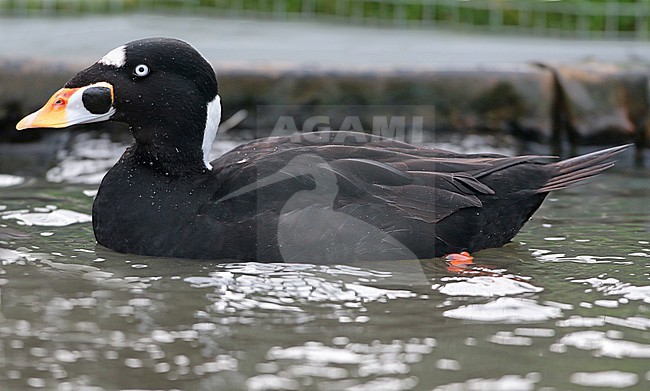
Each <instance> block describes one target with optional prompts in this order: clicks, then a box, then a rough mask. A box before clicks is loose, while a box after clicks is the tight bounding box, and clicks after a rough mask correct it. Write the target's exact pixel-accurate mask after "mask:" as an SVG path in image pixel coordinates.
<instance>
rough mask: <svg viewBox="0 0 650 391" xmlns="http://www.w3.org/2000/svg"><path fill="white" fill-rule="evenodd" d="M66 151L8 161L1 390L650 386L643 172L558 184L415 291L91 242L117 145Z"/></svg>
mask: <svg viewBox="0 0 650 391" xmlns="http://www.w3.org/2000/svg"><path fill="white" fill-rule="evenodd" d="M67 145H69V146H68V147H66V148H64V149H63V151H62V152H60V153H59V154H58V155H57V156H56V157H54V158H52V159H51V164H49V165H48V164H47V163H44V164H43V166H39V167H38V169H36V170H32V172H33V173H32V174H30V175H17V174H16V173H22V172H24V171H25V170H26V169H25V167H24V165H22V164H18V163H16V159H17V158H16V155H20V154H14V155H13V156H6V155H4V156H3V157H2V158H0V163H2V167H11V169H10V171H7V172H3V173H2V174H3V175H0V186H2V188H0V385H1V387H0V388H1V389H2V390H26V389H45V390H93V391H94V390H135V389H137V390H170V389H179V390H245V389H248V390H302V389H306V390H343V389H347V390H373V391H374V390H411V389H416V390H433V389H436V390H499V391H503V390H545V391H550V390H565V389H571V390H588V389H618V388H621V389H627V390H645V389H648V388H650V364H649V363H650V281H649V276H650V208H649V207H648V201H649V200H650V175H649V174H648V173H647V172H643V171H633V170H628V169H620V168H619V169H617V170H615V171H612V172H609V173H607V174H605V175H603V176H601V177H600V179H599V180H597V181H593V182H592V183H590V184H589V185H587V186H584V187H580V188H576V189H571V190H566V191H562V192H556V193H554V194H552V195H551V196H550V198H549V199H547V201H546V202H545V204H544V205H543V206H542V208H541V209H540V210H539V211H538V212H537V213H536V214H535V216H534V218H533V219H532V220H531V221H530V222H529V223H528V224H527V225H526V227H525V228H524V230H523V231H522V232H521V233H520V234H519V235H518V236H517V237H516V238H515V242H514V243H512V244H510V245H508V246H506V247H504V248H500V249H492V250H487V251H482V252H480V253H477V254H474V255H475V256H476V260H475V262H476V265H475V266H471V267H468V268H465V269H463V268H462V267H457V268H454V267H451V266H449V265H447V264H446V263H445V261H444V260H441V259H433V260H421V261H419V265H420V266H421V267H422V269H423V270H424V272H425V274H426V281H425V283H420V284H415V285H411V284H405V283H404V282H403V281H402V280H400V279H399V278H398V276H396V275H395V273H392V272H387V271H384V270H380V269H381V268H372V267H352V266H342V265H331V266H316V265H308V264H270V265H269V264H257V263H237V264H220V263H218V262H201V261H193V260H182V259H159V258H152V257H143V256H135V255H124V254H116V253H113V252H111V251H109V250H106V249H103V248H100V247H96V245H95V243H94V240H93V234H92V227H91V224H90V223H89V222H88V221H89V220H88V218H89V216H88V214H89V213H90V207H91V204H92V197H93V195H94V191H95V190H96V188H97V185H96V182H97V180H98V178H100V177H101V173H102V172H103V170H105V169H106V168H107V167H109V166H110V165H111V164H112V161H113V159H115V157H116V156H118V155H119V154H120V152H121V150H122V149H123V147H124V144H123V143H122V142H115V141H111V140H109V139H107V138H105V137H103V136H97V135H93V134H91V135H88V134H84V135H77V136H75V138H74V139H73V140H72V142H71V143H69V144H67ZM222 145H223V148H224V149H229V148H231V147H232V145H233V143H223V142H222ZM217 153H219V152H217ZM23 158H24V159H27V160H29V156H26V157H25V156H23ZM32 158H33V157H32ZM45 160H47V159H45ZM50 166H53V167H50ZM39 170H40V173H34V172H38V171H39Z"/></svg>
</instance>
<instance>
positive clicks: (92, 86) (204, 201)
mask: <svg viewBox="0 0 650 391" xmlns="http://www.w3.org/2000/svg"><path fill="white" fill-rule="evenodd" d="M220 115H221V105H220V98H219V95H218V87H217V80H216V76H215V73H214V70H213V69H212V67H211V66H210V64H209V63H208V62H207V61H206V60H205V59H204V58H203V57H202V56H201V55H200V54H199V53H198V52H197V51H196V50H195V49H194V48H192V47H191V46H190V45H189V44H187V43H185V42H183V41H179V40H176V39H169V38H150V39H143V40H138V41H134V42H130V43H128V44H126V45H124V46H120V47H118V48H116V49H114V50H112V51H111V52H109V53H108V54H107V55H106V56H104V57H103V58H102V59H100V60H99V61H98V62H97V63H95V64H93V65H91V66H90V67H89V68H87V69H85V70H83V71H81V72H80V73H79V74H77V75H76V76H74V77H73V78H72V80H70V81H69V82H68V83H67V84H66V85H65V87H64V88H62V89H61V90H59V91H58V92H56V93H55V94H54V96H52V98H50V100H49V101H48V102H47V104H46V105H45V106H44V107H43V108H42V109H40V110H39V111H37V112H35V113H33V114H31V115H29V116H27V117H26V118H24V119H23V120H22V121H20V123H19V124H18V125H17V129H19V130H20V129H26V128H38V127H50V128H61V127H67V126H70V125H73V124H82V123H90V122H97V121H106V120H112V121H121V122H125V123H127V124H128V125H129V127H130V130H131V132H132V134H133V137H134V138H135V143H133V144H132V145H131V146H130V147H128V148H127V150H126V152H124V155H122V157H121V158H120V160H119V161H118V162H117V163H116V164H115V166H114V167H113V168H112V169H111V170H110V171H109V172H108V173H107V174H106V176H105V177H104V179H103V181H102V183H101V185H100V187H99V191H98V193H97V196H96V198H95V201H94V204H93V212H92V215H93V228H94V231H95V237H96V239H97V242H98V243H99V244H101V245H103V246H105V247H108V248H109V249H112V250H114V251H118V252H125V253H136V254H146V255H154V256H167V257H184V258H198V259H236V260H257V261H286V262H298V261H305V262H334V261H346V260H387V259H414V258H431V257H437V256H441V255H445V254H449V253H455V252H460V251H463V250H468V251H477V250H481V249H485V248H490V247H498V246H502V245H504V244H506V243H507V242H509V241H510V240H511V239H512V238H513V237H514V236H515V234H516V233H517V232H518V231H519V230H520V229H521V227H522V226H523V225H524V223H525V222H526V221H527V220H528V219H529V218H530V217H531V215H532V214H533V212H534V211H535V210H536V209H537V208H538V207H539V206H540V204H541V203H542V201H543V200H544V197H546V195H547V194H548V193H549V192H550V191H552V190H559V189H564V188H566V187H569V186H572V185H574V184H576V183H577V182H580V181H582V180H584V179H587V178H590V177H592V176H594V175H596V174H598V173H600V172H602V171H603V170H605V169H607V168H609V167H611V166H612V164H613V163H611V162H610V159H611V158H612V157H613V156H615V155H616V154H618V153H620V152H621V151H622V150H624V149H625V148H626V147H625V146H622V147H616V148H611V149H606V150H603V151H599V152H594V153H591V154H588V155H584V156H580V157H576V158H572V159H569V160H564V161H559V162H553V163H547V161H548V160H547V159H545V158H542V157H539V156H519V157H505V156H500V155H494V154H474V155H465V154H458V153H453V152H448V151H444V150H440V149H431V148H423V147H418V146H414V145H410V144H407V143H403V142H399V141H395V140H392V139H388V138H383V137H378V136H374V135H369V134H363V133H354V132H317V133H305V134H296V135H293V136H287V137H273V138H266V139H260V140H255V141H252V142H249V143H247V144H244V145H241V146H239V147H237V148H235V149H234V150H232V151H230V152H228V153H226V154H225V155H223V156H221V157H220V158H218V159H216V160H214V161H212V162H209V161H208V159H207V157H208V154H209V152H210V149H211V147H212V143H213V141H214V139H215V137H216V134H217V128H218V124H219V121H220Z"/></svg>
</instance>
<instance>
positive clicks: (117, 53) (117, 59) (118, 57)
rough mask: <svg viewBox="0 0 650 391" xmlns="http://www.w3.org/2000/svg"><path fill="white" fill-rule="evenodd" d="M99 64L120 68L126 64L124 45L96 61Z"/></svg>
mask: <svg viewBox="0 0 650 391" xmlns="http://www.w3.org/2000/svg"><path fill="white" fill-rule="evenodd" d="M98 62H99V63H100V64H104V65H111V66H114V67H118V68H121V67H123V66H124V64H126V47H125V46H124V45H122V46H120V47H117V48H115V49H113V50H111V51H110V52H108V54H106V55H105V56H104V57H102V59H101V60H99V61H98Z"/></svg>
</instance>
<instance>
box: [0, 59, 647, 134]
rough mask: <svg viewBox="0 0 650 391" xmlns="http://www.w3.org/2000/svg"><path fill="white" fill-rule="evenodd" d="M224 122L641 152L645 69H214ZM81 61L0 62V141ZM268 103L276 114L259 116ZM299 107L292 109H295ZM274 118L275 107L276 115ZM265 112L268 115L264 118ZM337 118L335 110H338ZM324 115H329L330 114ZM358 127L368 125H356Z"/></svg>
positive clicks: (225, 66) (220, 66)
mask: <svg viewBox="0 0 650 391" xmlns="http://www.w3.org/2000/svg"><path fill="white" fill-rule="evenodd" d="M214 65H215V68H216V69H217V74H218V79H219V83H220V84H219V85H220V94H221V96H222V99H223V107H224V118H228V117H229V116H231V115H233V114H234V113H236V112H237V111H239V110H241V109H245V110H247V111H248V113H249V115H248V117H246V119H244V121H243V122H241V123H240V124H239V125H238V126H239V128H244V129H254V130H256V131H257V132H256V134H257V135H264V130H265V129H269V130H270V129H272V128H273V126H274V124H275V123H276V122H277V115H278V109H277V107H278V106H282V105H288V106H289V105H290V106H292V110H293V111H292V113H291V114H292V115H295V116H297V117H298V118H299V120H300V119H301V118H302V119H304V118H307V117H309V116H315V115H321V114H322V113H324V112H327V113H329V114H332V113H330V111H328V107H330V106H332V105H337V106H339V107H340V106H341V105H359V106H364V105H380V106H401V107H402V108H405V110H406V111H407V113H408V110H409V109H408V107H409V106H412V107H413V112H412V113H410V114H413V115H415V114H417V112H418V110H420V111H421V110H422V107H423V106H426V107H430V110H431V112H432V113H433V115H430V116H427V117H426V118H428V119H427V123H425V124H424V130H425V132H429V133H432V132H479V133H480V132H496V133H504V134H513V135H515V136H517V137H520V138H522V139H524V140H536V141H542V142H547V143H556V144H558V145H559V143H561V141H562V140H563V139H565V140H569V141H570V142H571V143H572V144H573V145H580V144H605V143H626V142H636V143H637V145H638V146H639V147H643V146H644V145H646V141H645V140H646V139H647V138H648V136H649V131H648V126H647V125H648V96H649V93H648V72H643V71H640V70H639V69H638V68H634V69H632V70H630V69H629V68H624V67H618V66H614V65H603V64H588V65H566V64H561V65H548V64H546V65H543V66H539V65H535V64H523V65H518V66H508V67H503V66H499V67H496V66H493V67H491V68H478V67H475V68H466V69H436V70H431V69H429V70H415V69H409V70H400V69H394V70H370V69H363V68H353V69H336V68H322V67H312V68H308V67H307V68H306V67H302V68H291V67H279V66H256V67H255V66H245V65H244V64H232V63H231V64H214ZM85 66H87V64H71V63H65V64H64V63H60V64H56V63H54V64H53V63H51V62H45V61H28V62H25V61H18V60H12V61H7V60H5V61H1V60H0V139H2V140H15V139H16V136H15V133H17V132H14V131H13V126H14V125H15V123H16V121H17V120H19V119H20V118H21V117H22V116H23V115H26V114H28V113H30V112H32V111H33V110H36V109H38V108H39V107H41V105H42V104H43V103H44V102H45V101H46V99H47V98H49V96H51V94H52V93H53V92H54V91H56V90H57V89H58V88H60V87H61V86H62V85H63V84H64V83H65V82H66V81H67V80H68V79H69V78H71V77H72V76H73V75H74V74H75V73H76V72H78V71H79V70H81V69H83V68H84V67H85ZM266 105H275V106H276V110H275V111H268V110H266V111H264V110H261V111H260V110H258V108H259V107H260V106H266ZM296 108H298V110H296ZM279 110H280V112H281V108H280V109H279ZM269 113H271V114H272V115H268V114H269ZM339 114H341V115H342V113H339ZM333 115H337V114H336V112H334V114H333ZM361 120H362V121H368V119H364V118H361Z"/></svg>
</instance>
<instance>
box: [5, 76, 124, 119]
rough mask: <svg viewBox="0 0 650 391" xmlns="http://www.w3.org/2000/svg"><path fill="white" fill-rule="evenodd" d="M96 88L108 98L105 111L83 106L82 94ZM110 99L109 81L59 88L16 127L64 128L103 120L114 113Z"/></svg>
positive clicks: (111, 97)
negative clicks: (43, 104) (90, 109)
mask: <svg viewBox="0 0 650 391" xmlns="http://www.w3.org/2000/svg"><path fill="white" fill-rule="evenodd" d="M98 89H103V90H104V91H106V92H105V94H106V95H107V97H108V98H107V99H108V100H109V105H107V107H106V110H105V112H99V113H98V112H96V111H93V112H91V111H89V110H88V108H87V107H85V106H84V95H88V94H87V93H88V92H91V91H97V90H98ZM109 94H110V96H109ZM112 99H113V86H112V85H110V84H109V83H104V82H101V83H95V84H91V85H89V86H85V87H80V88H61V89H60V90H58V91H57V92H56V93H55V94H54V95H52V97H51V98H50V99H49V100H48V101H47V103H46V104H45V106H43V107H42V108H41V109H40V110H38V111H36V112H34V113H32V114H30V115H28V116H27V117H25V118H23V119H22V120H21V121H20V122H18V124H17V125H16V129H18V130H23V129H31V128H65V127H67V126H71V125H76V124H83V123H90V122H98V121H104V120H107V119H109V118H110V116H111V115H113V114H114V113H115V109H114V108H112V107H111V106H110V103H112Z"/></svg>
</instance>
